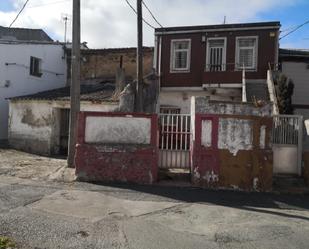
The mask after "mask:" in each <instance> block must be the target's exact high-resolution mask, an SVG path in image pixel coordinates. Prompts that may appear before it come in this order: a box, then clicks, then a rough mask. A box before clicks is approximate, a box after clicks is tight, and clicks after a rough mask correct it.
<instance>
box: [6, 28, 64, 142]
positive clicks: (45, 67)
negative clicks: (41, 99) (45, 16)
mask: <svg viewBox="0 0 309 249" xmlns="http://www.w3.org/2000/svg"><path fill="white" fill-rule="evenodd" d="M0 55H1V56H0V143H2V144H3V143H6V142H7V139H8V116H9V115H8V114H9V105H8V100H7V98H11V97H14V96H20V95H27V94H31V93H36V92H39V91H45V90H49V89H55V88H59V87H63V86H65V84H66V72H67V68H66V59H65V54H64V49H63V44H61V43H57V42H53V41H52V40H51V38H50V37H48V35H47V34H46V33H45V32H44V31H42V30H32V29H8V28H4V27H0Z"/></svg>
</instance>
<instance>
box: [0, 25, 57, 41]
mask: <svg viewBox="0 0 309 249" xmlns="http://www.w3.org/2000/svg"><path fill="white" fill-rule="evenodd" d="M0 40H6V41H8V40H10V41H37V42H52V41H53V39H52V38H50V37H49V36H48V35H47V34H46V33H45V32H44V31H43V30H42V29H26V28H7V27H3V26H0Z"/></svg>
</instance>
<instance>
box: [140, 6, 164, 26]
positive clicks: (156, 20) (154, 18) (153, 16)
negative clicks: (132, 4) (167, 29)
mask: <svg viewBox="0 0 309 249" xmlns="http://www.w3.org/2000/svg"><path fill="white" fill-rule="evenodd" d="M142 3H143V5H144V6H145V8H146V9H147V10H148V12H149V13H150V15H151V16H152V18H153V20H155V22H156V23H157V24H158V25H159V26H160V27H161V28H163V26H162V24H161V23H160V22H159V21H158V19H157V18H156V17H155V15H154V14H153V13H152V12H151V10H150V9H149V8H148V6H147V4H146V3H145V1H144V0H143V1H142Z"/></svg>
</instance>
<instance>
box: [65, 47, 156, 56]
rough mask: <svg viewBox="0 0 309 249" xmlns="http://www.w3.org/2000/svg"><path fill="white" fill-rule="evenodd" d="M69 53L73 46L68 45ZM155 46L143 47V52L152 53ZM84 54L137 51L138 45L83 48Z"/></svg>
mask: <svg viewBox="0 0 309 249" xmlns="http://www.w3.org/2000/svg"><path fill="white" fill-rule="evenodd" d="M66 50H67V52H68V54H70V53H71V48H70V47H66ZM153 50H154V47H143V52H144V53H146V52H150V53H152V52H153ZM81 53H82V55H104V54H110V53H118V54H119V53H136V47H128V48H103V49H87V48H86V49H84V48H83V49H82V50H81Z"/></svg>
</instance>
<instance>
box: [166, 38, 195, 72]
mask: <svg viewBox="0 0 309 249" xmlns="http://www.w3.org/2000/svg"><path fill="white" fill-rule="evenodd" d="M190 48H191V41H190V40H174V41H172V62H171V66H172V71H188V70H189V69H190Z"/></svg>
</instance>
